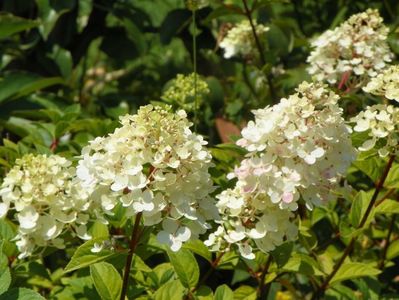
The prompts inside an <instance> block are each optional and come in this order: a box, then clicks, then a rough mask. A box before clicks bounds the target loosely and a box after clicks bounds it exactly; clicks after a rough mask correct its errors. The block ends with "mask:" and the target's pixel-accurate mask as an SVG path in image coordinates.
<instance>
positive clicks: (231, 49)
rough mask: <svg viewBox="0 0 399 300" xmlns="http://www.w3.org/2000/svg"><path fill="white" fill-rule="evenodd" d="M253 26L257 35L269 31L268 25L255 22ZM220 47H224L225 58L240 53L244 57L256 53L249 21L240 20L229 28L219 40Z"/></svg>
mask: <svg viewBox="0 0 399 300" xmlns="http://www.w3.org/2000/svg"><path fill="white" fill-rule="evenodd" d="M255 26H256V34H257V35H258V36H260V35H262V34H264V33H265V32H267V31H269V27H266V26H264V25H262V24H255ZM220 47H221V48H223V49H224V57H225V58H231V57H233V56H240V55H241V56H243V57H244V58H245V57H248V56H254V55H256V51H257V50H256V44H255V38H254V35H253V32H252V28H251V24H250V23H249V21H247V20H244V21H241V22H240V23H238V24H236V25H235V26H234V27H233V28H231V29H230V30H229V31H228V32H227V34H226V36H225V37H224V38H223V40H222V41H221V42H220Z"/></svg>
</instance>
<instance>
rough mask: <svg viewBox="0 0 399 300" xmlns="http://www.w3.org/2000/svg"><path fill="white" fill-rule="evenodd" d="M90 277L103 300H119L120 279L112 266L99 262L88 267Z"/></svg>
mask: <svg viewBox="0 0 399 300" xmlns="http://www.w3.org/2000/svg"><path fill="white" fill-rule="evenodd" d="M90 276H91V278H92V279H93V282H94V286H95V287H96V290H97V292H98V294H99V295H100V296H101V299H103V300H119V297H120V294H121V290H122V278H121V276H120V275H119V273H118V271H117V270H116V269H115V268H114V266H113V265H111V264H109V263H106V262H100V263H96V264H94V265H91V266H90Z"/></svg>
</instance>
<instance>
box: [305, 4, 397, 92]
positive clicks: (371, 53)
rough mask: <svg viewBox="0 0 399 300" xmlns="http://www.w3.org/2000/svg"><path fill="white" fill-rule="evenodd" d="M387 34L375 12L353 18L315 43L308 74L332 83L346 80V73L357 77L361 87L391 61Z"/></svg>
mask: <svg viewBox="0 0 399 300" xmlns="http://www.w3.org/2000/svg"><path fill="white" fill-rule="evenodd" d="M388 31H389V29H388V27H386V26H385V25H384V24H383V19H382V18H381V17H380V15H379V13H378V10H376V9H368V10H366V11H365V12H362V13H358V14H355V15H353V16H351V17H350V18H349V19H348V20H347V21H345V22H344V23H342V24H341V25H340V26H338V27H336V28H335V29H333V30H327V31H326V32H324V33H323V34H322V35H320V36H319V37H318V38H317V39H315V40H314V41H313V42H312V47H313V48H314V50H313V51H312V52H311V53H310V56H309V57H308V59H307V62H308V63H310V67H309V68H308V72H309V74H311V75H314V77H315V79H316V80H319V81H324V80H326V81H328V82H329V83H331V84H335V83H337V82H339V81H340V80H343V79H344V78H345V77H344V75H345V74H347V75H350V76H351V77H353V76H354V78H356V79H357V83H358V84H359V83H360V82H363V81H365V82H367V81H368V80H369V79H370V77H374V76H376V75H377V74H378V73H379V72H380V71H381V70H382V69H384V68H385V67H386V65H387V63H389V62H391V60H392V57H393V53H392V52H391V51H390V49H389V46H388V43H387V35H388ZM347 77H348V76H347Z"/></svg>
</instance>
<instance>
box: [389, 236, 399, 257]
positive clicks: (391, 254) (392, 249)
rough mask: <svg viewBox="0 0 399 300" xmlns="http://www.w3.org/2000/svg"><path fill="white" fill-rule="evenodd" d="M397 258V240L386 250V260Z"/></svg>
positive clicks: (398, 248)
mask: <svg viewBox="0 0 399 300" xmlns="http://www.w3.org/2000/svg"><path fill="white" fill-rule="evenodd" d="M397 256H399V240H396V241H393V242H392V243H391V244H390V245H389V247H388V249H387V259H388V260H391V259H394V258H395V257H397Z"/></svg>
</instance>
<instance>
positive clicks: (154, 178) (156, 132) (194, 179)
mask: <svg viewBox="0 0 399 300" xmlns="http://www.w3.org/2000/svg"><path fill="white" fill-rule="evenodd" d="M121 124H122V126H121V127H119V128H117V129H116V130H115V131H114V132H113V133H111V134H109V135H108V136H106V137H101V138H96V139H95V140H94V141H92V142H90V145H88V146H87V147H85V148H84V149H83V151H82V159H81V160H80V161H79V166H78V168H77V175H78V177H79V178H80V179H81V180H83V181H84V184H85V185H86V186H93V188H94V189H95V191H94V193H93V195H92V198H93V199H94V200H93V201H94V202H96V203H101V206H102V209H103V210H104V211H105V213H107V214H112V211H113V209H114V207H115V206H116V205H117V204H118V203H121V205H122V206H123V207H125V208H126V209H127V215H128V216H133V215H136V214H137V213H139V212H140V213H142V214H143V219H144V225H146V226H152V225H155V224H158V223H160V222H162V221H163V220H169V221H167V222H169V223H171V222H175V224H177V225H176V226H177V227H178V228H176V230H171V229H170V228H171V226H169V227H167V228H165V226H163V227H164V230H163V231H162V233H160V235H159V236H158V237H159V240H160V241H161V242H164V243H167V244H169V245H170V246H171V248H172V250H174V251H177V250H178V249H179V248H180V246H181V243H182V242H184V241H186V240H187V239H186V238H187V237H188V238H191V239H195V238H197V237H198V235H199V234H202V233H204V232H205V231H206V230H207V229H208V228H209V227H210V225H209V224H208V222H207V220H210V219H214V218H217V209H216V207H215V205H214V201H213V200H212V198H211V197H210V196H209V193H210V192H212V191H213V190H214V187H213V184H212V180H211V177H210V174H209V173H208V169H209V167H210V166H211V155H210V152H209V151H208V150H207V149H206V148H205V145H206V144H207V142H206V141H204V139H203V138H202V136H200V135H196V134H194V133H192V132H191V130H190V128H189V127H190V126H191V123H189V121H188V120H187V117H186V113H185V112H184V111H182V110H181V111H178V112H177V113H176V114H174V113H172V112H171V111H170V107H166V108H161V107H153V106H152V105H147V106H143V107H141V108H140V109H139V111H138V113H137V114H136V115H126V116H124V117H121ZM103 218H104V220H106V217H103ZM165 222H166V221H165ZM169 223H168V224H169ZM163 225H165V224H163ZM181 228H183V229H181ZM182 231H184V232H183V233H182Z"/></svg>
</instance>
